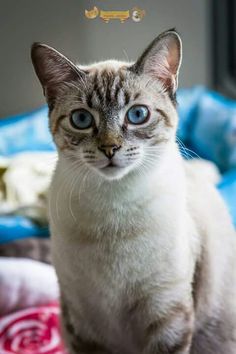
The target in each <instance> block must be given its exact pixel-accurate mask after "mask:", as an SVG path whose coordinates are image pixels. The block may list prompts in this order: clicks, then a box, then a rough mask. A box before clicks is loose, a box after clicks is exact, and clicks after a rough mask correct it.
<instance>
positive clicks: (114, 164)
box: [102, 161, 121, 169]
mask: <svg viewBox="0 0 236 354" xmlns="http://www.w3.org/2000/svg"><path fill="white" fill-rule="evenodd" d="M109 167H111V168H114V167H121V166H118V165H117V164H116V163H114V162H113V161H109V162H108V164H107V165H106V166H104V167H102V169H104V168H109Z"/></svg>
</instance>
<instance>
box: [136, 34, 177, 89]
mask: <svg viewBox="0 0 236 354" xmlns="http://www.w3.org/2000/svg"><path fill="white" fill-rule="evenodd" d="M181 60H182V41H181V38H180V36H179V35H178V33H177V32H176V31H175V29H171V30H168V31H165V32H163V33H161V34H160V35H159V36H158V37H157V38H155V39H154V40H153V41H152V42H151V44H150V45H149V46H148V47H147V48H146V50H145V51H144V52H143V54H142V55H141V56H140V57H139V59H138V60H137V61H136V63H135V64H134V65H132V66H131V67H130V70H131V71H134V72H135V73H137V74H142V73H143V74H147V75H149V76H150V77H151V78H152V79H154V80H155V79H158V80H160V81H161V82H162V83H163V87H164V88H165V89H166V90H167V91H169V92H170V93H171V95H173V94H174V93H175V91H176V89H177V86H178V73H179V68H180V65H181Z"/></svg>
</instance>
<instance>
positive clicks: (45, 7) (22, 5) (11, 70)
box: [0, 0, 210, 117]
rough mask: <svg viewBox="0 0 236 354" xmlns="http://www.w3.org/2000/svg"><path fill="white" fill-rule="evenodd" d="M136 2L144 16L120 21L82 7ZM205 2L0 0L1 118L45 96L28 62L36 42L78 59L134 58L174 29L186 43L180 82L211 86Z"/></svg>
mask: <svg viewBox="0 0 236 354" xmlns="http://www.w3.org/2000/svg"><path fill="white" fill-rule="evenodd" d="M94 5H96V6H97V7H99V8H101V9H104V10H108V9H110V10H125V9H132V8H133V7H134V6H138V7H140V8H143V9H145V10H146V17H145V18H144V19H143V20H142V21H141V22H140V23H135V22H133V21H132V20H128V21H127V22H125V23H124V24H121V23H119V22H118V21H112V22H110V23H109V24H106V23H104V22H103V21H102V20H100V19H98V18H97V19H95V20H88V19H86V18H85V16H84V10H85V9H91V8H92V7H93V6H94ZM209 22H210V21H209V0H145V1H140V0H126V1H125V0H119V1H117V0H107V1H104V0H96V1H95V0H93V1H90V0H87V1H85V0H17V1H16V0H0V46H1V47H0V117H4V116H6V115H10V114H15V113H20V112H24V111H28V110H30V109H33V108H36V107H38V106H39V105H41V104H43V103H44V98H43V95H42V91H41V88H40V85H39V84H38V81H37V80H36V77H35V74H34V72H33V69H32V66H31V62H30V55H29V53H30V45H31V44H32V42H34V41H41V42H45V43H47V44H49V45H51V46H54V47H55V48H57V49H58V50H60V51H62V52H63V53H64V54H66V55H67V56H69V57H70V58H71V59H75V60H78V61H80V62H82V63H85V62H88V61H93V60H100V59H104V58H107V57H110V58H111V57H113V58H123V59H124V58H125V57H126V54H125V52H126V53H127V55H128V57H129V59H130V60H131V59H135V58H136V57H137V55H138V54H139V53H141V51H142V50H143V49H144V48H145V47H146V46H147V45H148V44H149V42H150V41H151V40H152V39H153V38H154V37H155V36H156V35H158V34H159V33H160V32H161V31H163V30H166V29H169V28H171V27H176V28H177V30H178V31H179V32H180V33H181V35H182V38H183V44H184V60H183V66H182V71H181V75H180V86H184V87H186V86H191V85H195V84H205V85H209V84H210V63H209V61H210V60H209V57H210V46H209V42H210V41H209V33H210V28H209Z"/></svg>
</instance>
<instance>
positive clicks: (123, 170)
mask: <svg viewBox="0 0 236 354" xmlns="http://www.w3.org/2000/svg"><path fill="white" fill-rule="evenodd" d="M130 169H131V168H130V167H120V166H107V167H104V168H99V169H97V172H98V173H99V174H100V176H102V177H104V178H105V179H107V180H118V179H121V178H122V177H124V176H125V175H127V174H128V173H129V171H130Z"/></svg>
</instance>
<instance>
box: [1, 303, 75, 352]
mask: <svg viewBox="0 0 236 354" xmlns="http://www.w3.org/2000/svg"><path fill="white" fill-rule="evenodd" d="M41 353H43V354H68V353H67V352H66V350H65V348H64V347H63V344H62V340H61V333H60V324H59V306H58V304H57V303H53V304H50V305H48V306H39V307H31V308H28V309H26V310H21V311H17V312H15V313H13V314H10V315H7V316H4V317H1V318H0V354H41Z"/></svg>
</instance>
